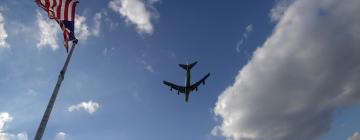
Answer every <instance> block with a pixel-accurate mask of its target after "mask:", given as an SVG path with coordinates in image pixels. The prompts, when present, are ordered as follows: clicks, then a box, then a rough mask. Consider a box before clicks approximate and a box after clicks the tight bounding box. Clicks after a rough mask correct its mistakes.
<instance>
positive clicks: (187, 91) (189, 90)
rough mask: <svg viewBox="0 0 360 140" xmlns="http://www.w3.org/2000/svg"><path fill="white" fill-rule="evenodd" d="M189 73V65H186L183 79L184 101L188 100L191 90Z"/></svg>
mask: <svg viewBox="0 0 360 140" xmlns="http://www.w3.org/2000/svg"><path fill="white" fill-rule="evenodd" d="M190 82H191V73H190V67H189V66H187V68H186V80H185V101H188V100H189V94H190V92H191V89H190V87H191V83H190Z"/></svg>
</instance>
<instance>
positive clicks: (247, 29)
mask: <svg viewBox="0 0 360 140" xmlns="http://www.w3.org/2000/svg"><path fill="white" fill-rule="evenodd" d="M253 30H254V26H253V25H252V24H249V25H247V26H246V27H245V31H244V33H243V36H242V37H241V39H240V40H239V41H238V42H237V44H236V52H238V53H239V52H241V50H244V48H241V47H242V45H243V44H244V42H245V40H246V39H247V38H248V37H249V34H250V33H251V32H252V31H253Z"/></svg>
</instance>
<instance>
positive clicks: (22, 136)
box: [0, 112, 28, 140]
mask: <svg viewBox="0 0 360 140" xmlns="http://www.w3.org/2000/svg"><path fill="white" fill-rule="evenodd" d="M12 120H13V117H12V116H11V115H10V114H9V113H7V112H0V140H27V139H28V138H27V134H26V133H25V132H22V133H18V134H11V133H6V132H4V130H5V125H6V124H7V123H10V122H11V121H12Z"/></svg>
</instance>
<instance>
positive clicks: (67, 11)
mask: <svg viewBox="0 0 360 140" xmlns="http://www.w3.org/2000/svg"><path fill="white" fill-rule="evenodd" d="M35 2H36V4H37V5H38V6H40V7H41V8H42V9H44V10H45V11H46V12H47V13H48V16H49V18H50V19H54V20H55V21H56V22H57V23H58V24H59V25H60V28H61V30H62V31H63V36H64V47H65V48H66V51H68V42H69V41H77V39H76V38H75V33H74V23H75V7H76V4H77V3H78V1H77V0H35Z"/></svg>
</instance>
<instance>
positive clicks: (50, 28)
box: [36, 11, 61, 50]
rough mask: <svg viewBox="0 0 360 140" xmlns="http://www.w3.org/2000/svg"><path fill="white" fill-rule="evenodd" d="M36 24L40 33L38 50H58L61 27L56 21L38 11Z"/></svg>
mask: <svg viewBox="0 0 360 140" xmlns="http://www.w3.org/2000/svg"><path fill="white" fill-rule="evenodd" d="M36 23H37V25H38V28H39V31H40V36H39V37H38V41H39V42H38V43H37V45H36V46H37V48H39V49H41V48H44V47H46V46H49V47H50V48H51V49H53V50H56V49H58V48H59V46H58V44H57V38H58V35H59V33H60V30H61V29H60V27H58V26H59V25H58V24H57V23H56V22H55V21H51V20H50V19H48V18H47V17H44V16H43V15H42V14H41V13H40V12H39V11H37V16H36Z"/></svg>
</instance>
